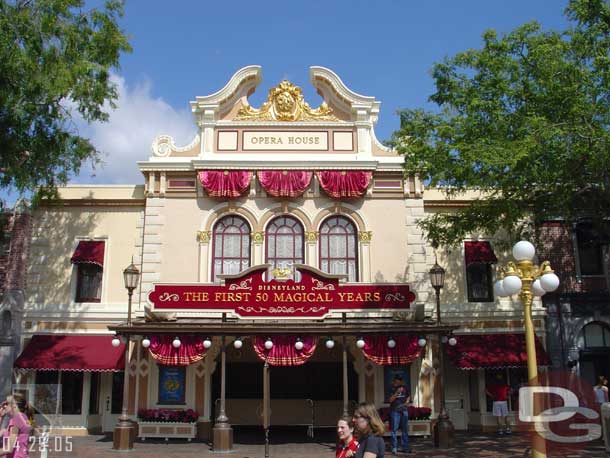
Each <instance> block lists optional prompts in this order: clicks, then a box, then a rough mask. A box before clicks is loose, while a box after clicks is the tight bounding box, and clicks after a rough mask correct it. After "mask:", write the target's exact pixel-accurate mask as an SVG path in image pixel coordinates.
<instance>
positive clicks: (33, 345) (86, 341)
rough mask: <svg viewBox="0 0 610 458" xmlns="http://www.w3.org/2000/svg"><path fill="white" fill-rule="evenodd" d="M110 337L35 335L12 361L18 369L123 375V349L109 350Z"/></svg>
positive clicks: (123, 347)
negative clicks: (99, 372) (107, 372)
mask: <svg viewBox="0 0 610 458" xmlns="http://www.w3.org/2000/svg"><path fill="white" fill-rule="evenodd" d="M113 338H114V336H111V335H106V336H83V335H80V336H78V335H74V336H66V335H36V336H34V337H32V340H31V341H30V343H29V344H28V345H27V347H25V349H24V350H23V351H22V352H21V355H19V358H17V360H16V361H15V367H16V368H18V369H34V370H62V371H123V370H125V345H124V344H121V345H119V346H118V347H113V346H112V339H113Z"/></svg>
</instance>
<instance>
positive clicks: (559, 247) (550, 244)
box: [538, 222, 608, 293]
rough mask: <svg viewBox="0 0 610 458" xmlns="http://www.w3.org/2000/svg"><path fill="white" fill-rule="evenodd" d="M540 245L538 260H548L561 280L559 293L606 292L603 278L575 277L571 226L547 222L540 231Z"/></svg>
mask: <svg viewBox="0 0 610 458" xmlns="http://www.w3.org/2000/svg"><path fill="white" fill-rule="evenodd" d="M540 239H541V244H539V246H538V259H540V260H542V261H544V260H548V261H550V263H551V267H552V268H553V270H554V271H555V273H556V274H557V275H558V276H559V279H560V280H561V283H560V286H559V291H558V292H560V293H601V292H606V291H607V289H608V288H607V285H606V280H605V278H603V277H582V278H581V281H578V277H577V275H576V273H577V271H576V259H575V258H574V244H573V239H572V225H571V224H565V223H563V222H547V223H545V224H544V226H543V227H542V230H541V236H540Z"/></svg>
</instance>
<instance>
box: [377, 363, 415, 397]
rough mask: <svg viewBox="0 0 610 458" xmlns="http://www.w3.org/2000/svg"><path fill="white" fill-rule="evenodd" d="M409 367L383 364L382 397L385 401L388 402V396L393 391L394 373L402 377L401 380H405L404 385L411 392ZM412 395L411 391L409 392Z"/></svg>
mask: <svg viewBox="0 0 610 458" xmlns="http://www.w3.org/2000/svg"><path fill="white" fill-rule="evenodd" d="M409 368H410V366H384V367H383V392H384V398H383V401H384V402H386V403H389V402H390V396H392V394H393V393H394V388H393V387H392V379H393V378H394V376H395V375H399V376H401V377H402V380H403V381H404V382H405V386H406V387H407V390H409V393H411V379H410V377H409ZM411 396H413V393H411Z"/></svg>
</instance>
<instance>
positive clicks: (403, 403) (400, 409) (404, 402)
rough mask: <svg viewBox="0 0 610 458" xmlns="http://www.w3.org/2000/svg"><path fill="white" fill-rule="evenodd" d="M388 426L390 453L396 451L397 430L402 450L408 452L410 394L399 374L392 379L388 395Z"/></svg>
mask: <svg viewBox="0 0 610 458" xmlns="http://www.w3.org/2000/svg"><path fill="white" fill-rule="evenodd" d="M389 400H390V427H391V428H392V453H393V454H394V455H396V454H397V453H398V430H399V429H400V431H401V445H402V451H403V452H406V453H410V452H411V449H410V448H409V423H408V422H409V411H408V407H409V402H411V394H410V393H409V390H408V389H407V387H406V386H405V382H404V380H403V378H402V377H401V376H400V375H395V376H394V378H393V379H392V394H391V395H390V399H389Z"/></svg>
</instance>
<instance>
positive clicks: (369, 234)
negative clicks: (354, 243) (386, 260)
mask: <svg viewBox="0 0 610 458" xmlns="http://www.w3.org/2000/svg"><path fill="white" fill-rule="evenodd" d="M372 238H373V231H360V232H358V239H359V240H360V243H362V244H366V245H368V244H369V243H371V239H372Z"/></svg>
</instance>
